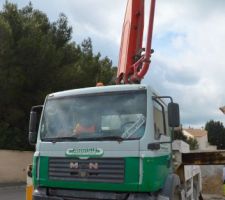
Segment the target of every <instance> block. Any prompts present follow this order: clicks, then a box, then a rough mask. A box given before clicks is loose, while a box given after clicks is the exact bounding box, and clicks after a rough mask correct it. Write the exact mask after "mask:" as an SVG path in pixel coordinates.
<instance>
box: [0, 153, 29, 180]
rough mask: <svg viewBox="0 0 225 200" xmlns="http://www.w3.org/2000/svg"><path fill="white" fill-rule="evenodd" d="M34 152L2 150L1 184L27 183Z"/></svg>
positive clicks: (0, 158)
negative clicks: (28, 167) (27, 171)
mask: <svg viewBox="0 0 225 200" xmlns="http://www.w3.org/2000/svg"><path fill="white" fill-rule="evenodd" d="M32 157H33V152H30V151H10V150H0V184H15V183H22V182H24V183H25V182H26V169H27V165H28V164H31V163H32Z"/></svg>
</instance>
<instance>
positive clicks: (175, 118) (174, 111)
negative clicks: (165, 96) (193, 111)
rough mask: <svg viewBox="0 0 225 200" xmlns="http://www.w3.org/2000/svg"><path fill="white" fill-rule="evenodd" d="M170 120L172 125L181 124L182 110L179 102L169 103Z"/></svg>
mask: <svg viewBox="0 0 225 200" xmlns="http://www.w3.org/2000/svg"><path fill="white" fill-rule="evenodd" d="M168 121H169V126H170V127H178V126H180V111H179V105H178V104H177V103H172V102H171V103H169V104H168Z"/></svg>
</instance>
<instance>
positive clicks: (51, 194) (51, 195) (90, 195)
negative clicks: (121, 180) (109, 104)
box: [33, 188, 155, 200]
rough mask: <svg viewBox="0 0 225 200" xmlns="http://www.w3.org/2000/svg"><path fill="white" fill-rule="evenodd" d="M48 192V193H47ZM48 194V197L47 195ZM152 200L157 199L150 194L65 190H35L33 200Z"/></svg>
mask: <svg viewBox="0 0 225 200" xmlns="http://www.w3.org/2000/svg"><path fill="white" fill-rule="evenodd" d="M45 191H46V193H45ZM47 193H48V195H47ZM87 199H92V200H101V199H105V200H143V199H145V200H152V199H155V198H153V196H150V194H149V193H126V192H122V193H120V192H118V193H117V192H105V191H84V190H65V189H50V188H49V189H48V192H47V190H46V189H44V190H43V188H42V189H41V190H35V191H34V193H33V200H87Z"/></svg>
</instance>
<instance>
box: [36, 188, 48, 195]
mask: <svg viewBox="0 0 225 200" xmlns="http://www.w3.org/2000/svg"><path fill="white" fill-rule="evenodd" d="M46 194H47V188H36V189H35V190H34V195H38V196H44V195H46Z"/></svg>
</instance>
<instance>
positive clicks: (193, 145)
mask: <svg viewBox="0 0 225 200" xmlns="http://www.w3.org/2000/svg"><path fill="white" fill-rule="evenodd" d="M174 139H175V140H183V141H184V142H186V143H188V144H189V146H190V150H196V149H198V147H199V145H198V141H197V140H196V139H193V138H188V137H187V136H185V135H184V134H183V132H182V129H179V130H175V131H174Z"/></svg>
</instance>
